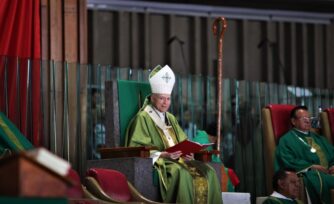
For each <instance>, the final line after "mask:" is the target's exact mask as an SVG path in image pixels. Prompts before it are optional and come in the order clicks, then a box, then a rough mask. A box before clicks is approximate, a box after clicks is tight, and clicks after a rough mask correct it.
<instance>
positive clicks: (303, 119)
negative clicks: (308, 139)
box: [297, 116, 318, 122]
mask: <svg viewBox="0 0 334 204" xmlns="http://www.w3.org/2000/svg"><path fill="white" fill-rule="evenodd" d="M297 119H298V120H302V121H304V122H309V121H312V120H317V119H318V118H316V117H306V116H304V117H300V118H297Z"/></svg>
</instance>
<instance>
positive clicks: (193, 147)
mask: <svg viewBox="0 0 334 204" xmlns="http://www.w3.org/2000/svg"><path fill="white" fill-rule="evenodd" d="M213 144H214V143H207V144H200V143H197V142H193V141H190V140H183V141H182V142H180V143H178V144H176V145H174V146H173V147H169V148H167V149H166V152H169V153H171V152H176V151H182V155H187V154H190V153H197V152H200V151H201V150H202V149H205V148H207V147H209V146H211V145H213Z"/></svg>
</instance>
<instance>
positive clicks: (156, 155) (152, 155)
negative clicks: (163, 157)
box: [150, 151, 161, 164]
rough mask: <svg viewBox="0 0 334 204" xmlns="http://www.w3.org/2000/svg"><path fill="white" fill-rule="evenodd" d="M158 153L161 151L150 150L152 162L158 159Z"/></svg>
mask: <svg viewBox="0 0 334 204" xmlns="http://www.w3.org/2000/svg"><path fill="white" fill-rule="evenodd" d="M160 154H161V152H159V151H152V152H151V153H150V158H152V161H153V163H152V164H154V163H155V162H156V161H157V160H158V159H159V157H160Z"/></svg>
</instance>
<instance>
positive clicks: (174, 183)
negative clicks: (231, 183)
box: [125, 98, 222, 204]
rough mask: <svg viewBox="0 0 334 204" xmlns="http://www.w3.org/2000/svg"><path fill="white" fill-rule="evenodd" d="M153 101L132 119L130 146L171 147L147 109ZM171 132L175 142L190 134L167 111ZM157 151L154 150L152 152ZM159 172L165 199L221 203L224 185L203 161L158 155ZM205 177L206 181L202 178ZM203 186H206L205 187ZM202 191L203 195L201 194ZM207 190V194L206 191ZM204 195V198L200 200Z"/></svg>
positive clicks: (179, 201)
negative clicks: (167, 157) (222, 186)
mask: <svg viewBox="0 0 334 204" xmlns="http://www.w3.org/2000/svg"><path fill="white" fill-rule="evenodd" d="M148 105H150V102H149V98H147V99H146V100H145V102H144V105H143V107H142V108H141V109H140V111H139V112H138V113H137V115H136V116H135V117H134V118H133V119H132V121H131V122H130V124H129V126H128V129H127V131H126V138H125V140H126V141H125V144H126V145H127V146H156V147H157V148H158V149H159V151H160V152H162V151H164V150H165V149H166V148H167V147H168V143H167V142H166V139H164V135H163V131H162V130H161V129H160V128H159V127H158V126H157V125H156V123H155V122H154V121H153V119H152V118H151V117H150V115H149V114H148V113H147V112H146V111H145V108H146V106H148ZM166 118H167V121H168V126H171V127H172V128H171V129H170V133H171V135H172V137H173V141H174V142H175V143H179V142H181V141H183V140H185V139H187V136H186V135H185V133H184V132H183V130H182V129H181V127H180V125H179V124H178V122H177V120H176V118H175V117H174V116H173V115H172V114H171V113H168V112H167V113H166ZM152 153H154V152H152ZM154 168H155V169H156V170H157V172H158V175H159V188H160V193H161V196H162V199H163V201H164V202H167V203H175V202H176V203H210V204H211V203H222V198H221V189H220V185H219V181H218V178H217V176H216V173H215V170H214V169H213V168H212V167H210V166H209V165H207V164H205V163H202V162H200V161H196V160H193V161H186V162H185V161H183V160H182V159H179V160H171V159H165V158H159V159H158V160H157V161H156V162H155V163H154ZM203 180H204V181H203ZM203 188H204V189H203ZM198 192H201V195H198V194H199V193H198ZM203 192H204V195H203ZM202 198H205V201H204V202H203V200H201V199H202Z"/></svg>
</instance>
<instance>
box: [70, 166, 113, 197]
mask: <svg viewBox="0 0 334 204" xmlns="http://www.w3.org/2000/svg"><path fill="white" fill-rule="evenodd" d="M66 177H67V178H68V179H69V180H71V182H72V186H71V187H70V188H68V189H67V197H68V198H69V199H70V201H71V203H86V204H89V203H108V202H104V201H102V200H100V199H98V198H97V197H95V196H93V195H92V194H91V193H90V192H89V191H88V190H87V189H86V187H85V186H84V185H82V184H81V180H80V176H79V174H78V173H77V172H76V171H75V170H74V169H70V171H69V172H68V174H67V176H66ZM76 201H78V202H76ZM83 201H84V202H83ZM90 201H91V202H90ZM93 201H99V202H93Z"/></svg>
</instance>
